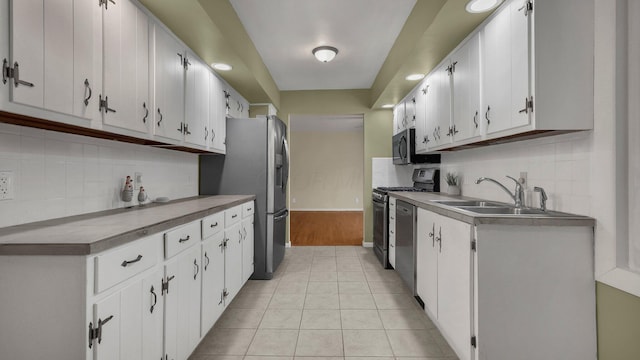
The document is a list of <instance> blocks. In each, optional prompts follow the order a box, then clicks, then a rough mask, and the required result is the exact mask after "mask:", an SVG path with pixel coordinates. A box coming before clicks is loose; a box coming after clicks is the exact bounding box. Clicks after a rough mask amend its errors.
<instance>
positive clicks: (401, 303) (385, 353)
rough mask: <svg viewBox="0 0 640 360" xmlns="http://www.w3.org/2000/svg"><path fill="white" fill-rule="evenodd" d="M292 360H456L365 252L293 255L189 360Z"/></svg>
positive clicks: (391, 275)
mask: <svg viewBox="0 0 640 360" xmlns="http://www.w3.org/2000/svg"><path fill="white" fill-rule="evenodd" d="M294 357H295V358H301V359H302V358H303V357H315V358H319V357H321V358H324V359H327V360H329V359H335V360H339V359H345V360H349V359H353V360H356V359H358V360H364V359H362V358H365V357H372V358H373V357H377V358H378V360H386V359H390V360H392V359H394V358H396V359H401V358H405V357H406V358H421V359H424V360H426V359H430V360H436V359H438V360H439V359H447V360H452V359H457V357H456V356H455V353H454V352H453V351H452V350H451V348H450V347H449V345H448V344H447V342H446V341H445V340H444V338H443V337H442V335H440V332H439V331H438V329H437V328H436V327H435V326H434V325H433V323H432V322H431V321H430V320H429V318H428V317H427V315H426V314H425V313H424V311H423V310H422V309H421V308H420V306H419V305H418V303H417V302H416V301H415V300H414V299H413V297H412V296H411V294H410V293H409V290H408V289H407V288H406V286H405V285H404V284H403V283H402V280H401V279H400V277H399V276H398V275H397V273H396V272H395V271H393V270H384V269H383V268H382V267H381V266H380V263H379V262H378V260H377V259H376V257H375V256H374V254H373V251H372V249H370V248H363V247H360V246H336V247H334V246H304V247H292V248H288V249H287V252H286V255H285V259H284V261H283V263H282V264H281V265H280V267H279V269H278V271H277V272H276V274H275V276H274V279H272V280H269V281H263V280H250V281H248V282H247V284H246V285H245V286H244V287H243V288H242V290H241V291H240V293H239V294H238V295H237V296H236V298H235V299H234V300H233V301H232V302H231V304H230V305H229V307H228V308H227V309H226V310H225V312H224V314H222V316H221V317H220V319H219V320H218V322H217V323H216V325H215V327H214V328H213V329H212V330H211V331H210V332H209V333H208V334H207V336H206V337H205V338H204V339H203V340H202V343H201V344H200V345H199V346H198V348H197V349H196V350H195V352H194V354H193V355H192V356H191V358H190V360H242V359H251V360H279V359H283V360H284V359H293V358H294ZM308 360H311V359H310V358H309V359H308ZM314 360H316V359H314ZM371 360H373V359H371Z"/></svg>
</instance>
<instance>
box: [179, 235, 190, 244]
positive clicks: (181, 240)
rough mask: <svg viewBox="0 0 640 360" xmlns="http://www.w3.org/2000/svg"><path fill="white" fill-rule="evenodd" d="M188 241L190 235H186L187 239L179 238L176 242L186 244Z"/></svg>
mask: <svg viewBox="0 0 640 360" xmlns="http://www.w3.org/2000/svg"><path fill="white" fill-rule="evenodd" d="M189 239H191V235H187V237H186V238H184V239H183V238H180V240H178V242H179V243H183V242H187V241H189Z"/></svg>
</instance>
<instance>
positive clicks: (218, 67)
mask: <svg viewBox="0 0 640 360" xmlns="http://www.w3.org/2000/svg"><path fill="white" fill-rule="evenodd" d="M211 67H213V68H214V69H216V70H220V71H229V70H231V69H233V67H232V66H231V65H228V64H223V63H214V64H211Z"/></svg>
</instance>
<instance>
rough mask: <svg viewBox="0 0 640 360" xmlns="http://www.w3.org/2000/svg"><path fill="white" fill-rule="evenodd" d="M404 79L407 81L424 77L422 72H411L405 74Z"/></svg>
mask: <svg viewBox="0 0 640 360" xmlns="http://www.w3.org/2000/svg"><path fill="white" fill-rule="evenodd" d="M405 79H407V80H409V81H417V80H422V79H424V74H411V75H409V76H407V77H406V78H405Z"/></svg>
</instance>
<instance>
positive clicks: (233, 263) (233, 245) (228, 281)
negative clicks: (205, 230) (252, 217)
mask: <svg viewBox="0 0 640 360" xmlns="http://www.w3.org/2000/svg"><path fill="white" fill-rule="evenodd" d="M227 211H229V210H227ZM241 228H242V224H241V223H236V224H235V225H233V226H231V227H228V228H227V229H225V231H224V232H225V236H226V239H227V246H226V249H225V254H224V262H225V272H224V284H225V288H226V289H227V293H228V295H227V297H226V299H225V301H226V303H227V304H228V303H229V302H231V300H233V298H234V297H235V296H236V295H237V294H238V291H240V288H241V287H242V284H243V283H244V282H243V281H242V231H241Z"/></svg>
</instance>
